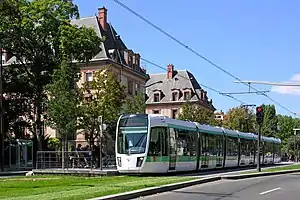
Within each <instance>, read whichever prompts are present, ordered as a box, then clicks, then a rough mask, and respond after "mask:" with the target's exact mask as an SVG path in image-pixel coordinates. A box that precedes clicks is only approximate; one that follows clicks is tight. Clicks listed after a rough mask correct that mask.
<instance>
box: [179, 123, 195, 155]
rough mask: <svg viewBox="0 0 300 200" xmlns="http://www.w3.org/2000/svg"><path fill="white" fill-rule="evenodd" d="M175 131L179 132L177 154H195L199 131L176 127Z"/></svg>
mask: <svg viewBox="0 0 300 200" xmlns="http://www.w3.org/2000/svg"><path fill="white" fill-rule="evenodd" d="M175 131H176V132H177V155H178V156H195V155H196V152H197V147H196V142H197V133H196V132H193V131H188V130H183V129H175Z"/></svg>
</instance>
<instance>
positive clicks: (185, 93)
mask: <svg viewBox="0 0 300 200" xmlns="http://www.w3.org/2000/svg"><path fill="white" fill-rule="evenodd" d="M183 98H184V100H186V101H187V100H190V99H191V92H190V91H184V93H183Z"/></svg>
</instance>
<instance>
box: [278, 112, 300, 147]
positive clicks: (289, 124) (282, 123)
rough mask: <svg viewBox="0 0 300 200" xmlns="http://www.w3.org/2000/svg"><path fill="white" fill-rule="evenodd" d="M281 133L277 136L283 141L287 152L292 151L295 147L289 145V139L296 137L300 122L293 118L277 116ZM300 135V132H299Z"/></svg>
mask: <svg viewBox="0 0 300 200" xmlns="http://www.w3.org/2000/svg"><path fill="white" fill-rule="evenodd" d="M277 118H278V125H279V127H280V131H279V132H278V133H277V134H276V137H279V138H280V139H281V140H282V143H283V146H284V148H285V151H286V152H289V151H292V149H293V148H294V147H292V148H291V145H290V144H288V140H289V138H293V137H294V131H293V129H294V128H300V120H299V119H297V118H296V119H295V118H292V117H291V116H285V115H277ZM297 134H299V131H298V132H297Z"/></svg>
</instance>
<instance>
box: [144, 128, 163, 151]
mask: <svg viewBox="0 0 300 200" xmlns="http://www.w3.org/2000/svg"><path fill="white" fill-rule="evenodd" d="M167 136H168V135H167V128H166V127H154V128H151V134H150V143H149V153H148V155H149V156H167V155H168V137H167Z"/></svg>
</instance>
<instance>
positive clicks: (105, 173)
mask: <svg viewBox="0 0 300 200" xmlns="http://www.w3.org/2000/svg"><path fill="white" fill-rule="evenodd" d="M32 171H33V173H34V174H59V175H62V174H64V175H86V176H117V175H119V173H118V172H116V171H93V170H86V171H82V170H70V169H69V170H67V169H60V170H53V169H48V170H47V169H46V170H40V169H33V170H32Z"/></svg>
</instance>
